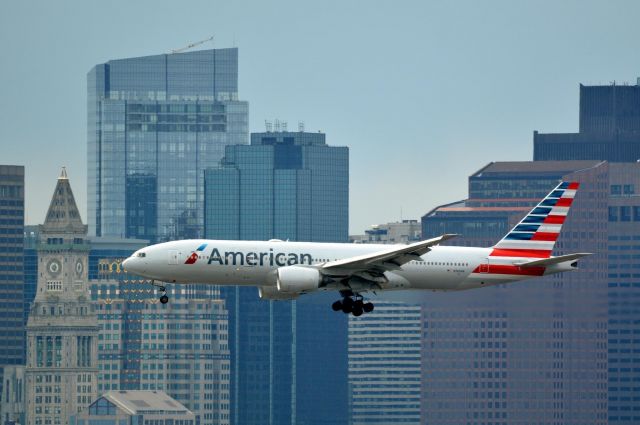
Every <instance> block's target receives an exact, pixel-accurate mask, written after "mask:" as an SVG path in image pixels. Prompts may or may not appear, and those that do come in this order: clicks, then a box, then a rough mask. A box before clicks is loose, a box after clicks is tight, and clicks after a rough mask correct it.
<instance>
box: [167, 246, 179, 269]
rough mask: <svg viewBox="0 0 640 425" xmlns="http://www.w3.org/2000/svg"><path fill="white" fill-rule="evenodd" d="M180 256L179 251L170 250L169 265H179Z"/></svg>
mask: <svg viewBox="0 0 640 425" xmlns="http://www.w3.org/2000/svg"><path fill="white" fill-rule="evenodd" d="M179 255H180V254H179V253H178V251H176V250H170V251H169V264H171V265H177V264H178V256H179Z"/></svg>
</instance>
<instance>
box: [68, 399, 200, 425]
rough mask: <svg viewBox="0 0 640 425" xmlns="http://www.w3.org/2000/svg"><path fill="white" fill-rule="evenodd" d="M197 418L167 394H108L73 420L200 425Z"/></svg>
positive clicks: (102, 424) (79, 424) (96, 424)
mask: <svg viewBox="0 0 640 425" xmlns="http://www.w3.org/2000/svg"><path fill="white" fill-rule="evenodd" d="M198 423H199V422H198V421H197V419H196V416H195V415H194V414H193V413H192V412H191V411H189V409H187V408H186V407H185V406H183V405H182V404H180V402H178V401H177V400H175V399H173V398H171V397H169V395H168V394H167V393H165V392H164V391H109V392H107V393H106V394H104V395H102V396H100V397H99V398H98V399H97V400H96V401H94V402H93V403H91V405H90V406H89V407H88V408H86V409H84V410H83V411H82V412H81V413H80V414H78V415H74V416H73V417H72V418H71V424H72V425H123V424H127V425H129V424H130V425H134V424H137V425H147V424H148V425H151V424H153V425H160V424H163V425H164V424H175V425H197V424H198Z"/></svg>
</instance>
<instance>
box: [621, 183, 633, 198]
mask: <svg viewBox="0 0 640 425" xmlns="http://www.w3.org/2000/svg"><path fill="white" fill-rule="evenodd" d="M622 193H623V194H625V195H633V194H634V193H635V188H634V187H633V185H632V184H625V185H624V186H623V187H622Z"/></svg>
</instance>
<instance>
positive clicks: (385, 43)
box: [0, 2, 640, 233]
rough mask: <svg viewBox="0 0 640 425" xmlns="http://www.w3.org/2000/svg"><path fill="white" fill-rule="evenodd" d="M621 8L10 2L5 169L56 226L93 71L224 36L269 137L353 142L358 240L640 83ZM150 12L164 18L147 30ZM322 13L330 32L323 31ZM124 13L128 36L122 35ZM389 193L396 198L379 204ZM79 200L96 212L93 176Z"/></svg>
mask: <svg viewBox="0 0 640 425" xmlns="http://www.w3.org/2000/svg"><path fill="white" fill-rule="evenodd" d="M247 5H250V6H251V7H247ZM617 5H618V7H617V8H611V7H609V6H608V5H607V4H605V3H602V2H564V3H562V4H560V5H558V4H555V3H552V2H543V3H540V2H536V3H535V4H534V3H531V4H520V5H512V4H509V3H506V2H491V3H488V4H487V3H483V4H482V5H476V4H473V3H470V2H469V3H466V2H461V3H455V4H452V5H450V4H447V5H444V4H433V3H430V4H424V5H423V4H421V3H417V2H416V3H407V5H406V8H399V7H397V6H393V5H383V6H380V7H377V8H372V7H370V8H362V7H359V6H357V5H356V4H355V3H348V4H346V5H344V4H342V3H331V2H330V3H328V4H323V5H322V6H320V5H308V6H307V7H306V8H302V7H301V6H299V5H297V4H295V3H292V2H280V3H278V4H276V5H261V4H251V3H250V2H247V3H246V4H245V3H243V4H235V3H234V4H233V5H229V4H216V3H211V2H194V3H190V5H189V7H183V5H165V6H164V7H162V8H158V7H153V8H150V7H149V6H150V3H140V4H135V5H127V8H126V11H124V8H120V7H113V6H112V5H105V6H100V5H95V6H93V5H84V4H82V3H75V2H68V3H64V4H56V5H48V4H45V3H42V4H38V5H37V7H36V6H34V5H33V4H26V5H23V4H17V3H14V4H6V5H4V6H2V13H1V14H0V16H1V17H0V24H1V25H0V28H1V29H0V33H1V34H2V37H0V46H2V48H3V52H5V56H4V59H3V61H6V62H5V63H7V64H9V63H11V64H13V66H5V67H2V69H1V70H0V81H1V83H0V84H1V85H0V89H2V90H3V93H4V94H5V96H4V98H5V99H6V101H5V102H3V104H2V105H0V112H1V113H2V114H1V115H2V116H3V117H4V120H3V126H2V127H0V128H1V130H0V139H2V140H3V145H4V146H5V147H6V151H5V157H4V158H5V160H4V162H5V163H15V164H23V165H25V166H26V193H27V199H26V220H25V221H26V224H37V223H40V222H42V221H43V216H42V214H44V213H43V211H44V210H46V205H44V203H46V201H43V199H46V198H47V195H46V194H47V193H48V191H50V190H51V189H53V187H52V186H51V187H49V186H47V184H48V183H47V182H49V181H50V178H51V177H52V176H55V175H57V170H58V169H59V167H60V166H62V165H66V166H67V167H68V169H69V172H70V175H71V177H72V178H73V179H74V180H75V181H78V182H82V181H86V175H85V170H86V167H85V163H86V150H85V149H86V148H85V146H86V128H85V119H84V117H86V97H85V94H84V93H85V90H86V87H85V84H84V81H85V78H86V73H87V72H88V71H89V69H90V68H91V67H92V66H93V65H94V64H96V63H103V62H105V61H107V60H109V59H112V58H122V57H135V56H142V55H153V54H160V53H167V52H169V51H171V50H172V49H176V48H180V47H182V46H183V45H187V44H189V43H192V42H194V41H198V40H201V39H204V38H206V37H208V36H210V35H211V34H212V33H213V34H214V35H215V37H216V38H215V40H214V43H208V44H204V45H203V46H201V47H202V48H212V47H215V48H223V47H238V48H239V51H240V58H239V61H240V70H241V71H240V76H239V86H240V90H239V94H240V97H241V98H242V99H245V100H247V101H248V102H249V105H250V106H249V107H250V114H249V117H250V125H249V130H250V131H251V132H256V131H263V129H264V120H265V119H275V118H279V119H281V120H286V121H288V122H289V128H290V129H294V128H295V127H296V126H297V121H298V120H302V121H305V123H306V128H307V130H308V131H317V130H322V131H323V132H325V133H326V134H327V135H328V137H329V138H330V139H331V140H332V144H334V145H336V146H349V147H350V148H351V152H352V153H351V157H352V167H351V187H350V199H351V200H352V205H353V208H352V209H351V211H350V233H359V232H361V231H362V230H364V229H366V228H368V227H369V225H371V224H373V223H381V222H391V221H397V220H398V219H400V218H417V217H419V216H420V215H422V214H423V213H424V212H426V211H428V210H430V209H431V208H432V207H434V206H436V205H439V204H441V203H443V202H446V201H448V200H450V199H452V198H456V199H457V198H460V199H461V198H462V197H463V196H464V193H465V185H464V179H460V178H455V177H459V176H460V175H463V176H464V175H468V174H470V173H472V172H473V171H475V170H476V169H477V168H479V167H480V166H482V165H483V164H484V163H486V162H489V160H527V159H529V158H530V157H531V151H532V146H531V140H532V137H533V131H534V130H538V129H544V130H546V131H552V132H571V131H576V130H577V128H578V119H577V111H576V105H577V104H578V88H579V86H578V85H579V83H585V84H600V83H604V84H607V83H609V82H610V81H612V80H618V81H620V82H625V81H626V82H629V83H632V84H633V83H635V80H636V77H637V76H638V74H639V73H638V70H639V69H640V58H637V57H634V56H633V55H629V54H628V52H629V51H631V50H632V47H633V40H635V39H637V36H638V35H639V33H640V30H639V29H638V28H637V26H635V25H633V17H634V16H636V15H637V13H634V10H638V8H639V7H640V6H639V5H637V4H635V3H632V2H627V3H617ZM154 6H155V3H154ZM150 9H153V10H151V11H150ZM93 16H101V18H100V19H98V20H96V19H94V18H93ZM140 16H145V17H148V18H149V22H155V23H157V24H158V25H139V24H138V25H136V24H137V23H138V22H139V17H140ZM478 17H480V18H481V19H478ZM310 19H314V20H318V21H319V22H323V25H322V26H320V25H317V26H315V25H308V22H309V20H310ZM600 20H603V21H607V22H617V25H615V26H602V25H599V24H598V23H599V22H600ZM569 21H571V22H572V25H571V26H570V27H569V26H567V24H566V23H567V22H569ZM114 22H117V23H118V24H119V25H118V28H120V29H121V31H112V28H113V23H114ZM180 22H185V24H184V25H181V24H180ZM274 24H277V25H274ZM167 26H170V27H171V28H175V30H174V31H167V30H166V28H167ZM274 27H277V28H284V30H281V31H271V29H272V28H274ZM51 34H55V35H54V36H51ZM106 34H109V36H106ZM292 34H295V35H296V36H295V37H292V36H291V35H292ZM17 40H19V41H17ZM52 81H53V82H55V84H51V82H52ZM522 98H526V99H527V101H526V102H519V101H518V99H522ZM34 99H37V100H36V101H34ZM381 105H382V106H381ZM34 117H37V118H38V119H37V124H34V122H35V121H33V118H34ZM461 123H462V124H463V125H460V124H461ZM452 145H455V146H457V149H450V146H452ZM36 152H37V154H36ZM409 152H410V153H411V154H410V155H409V154H408V153H409ZM460 152H464V153H465V154H464V155H460ZM65 155H70V159H69V160H63V158H64V156H65ZM453 162H456V163H457V164H458V165H457V166H455V167H452V166H451V163H453ZM381 169H383V170H386V172H385V173H378V172H376V173H372V172H371V170H376V171H379V170H381ZM372 174H373V175H372ZM434 174H437V175H438V176H441V178H439V179H434V178H433V175H434ZM386 175H393V176H394V178H391V179H388V178H385V176H386ZM397 179H405V180H406V179H410V180H412V181H416V182H418V185H419V187H420V189H419V193H418V196H416V193H415V192H416V189H414V186H413V185H411V186H407V187H404V188H400V189H398V188H397V187H396V186H395V183H396V180H397ZM441 181H448V182H450V183H448V184H447V185H446V187H445V186H444V185H442V184H441V183H440V182H441ZM40 182H45V183H44V184H40ZM41 186H42V188H41ZM375 196H382V197H384V199H385V202H386V203H388V204H389V205H390V207H388V208H371V207H370V206H368V205H367V202H368V201H369V200H370V199H371V198H372V197H375ZM77 197H78V203H79V208H80V211H81V214H82V216H83V219H85V220H87V219H88V218H87V215H86V211H87V208H86V202H87V194H86V187H85V186H84V185H80V186H79V187H78V189H77ZM401 211H402V212H401ZM401 215H402V216H403V217H400V216H401Z"/></svg>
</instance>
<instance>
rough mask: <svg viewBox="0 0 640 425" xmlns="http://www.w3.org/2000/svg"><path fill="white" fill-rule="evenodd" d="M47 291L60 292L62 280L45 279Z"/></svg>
mask: <svg viewBox="0 0 640 425" xmlns="http://www.w3.org/2000/svg"><path fill="white" fill-rule="evenodd" d="M47 291H50V292H62V281H61V280H48V281H47Z"/></svg>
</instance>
